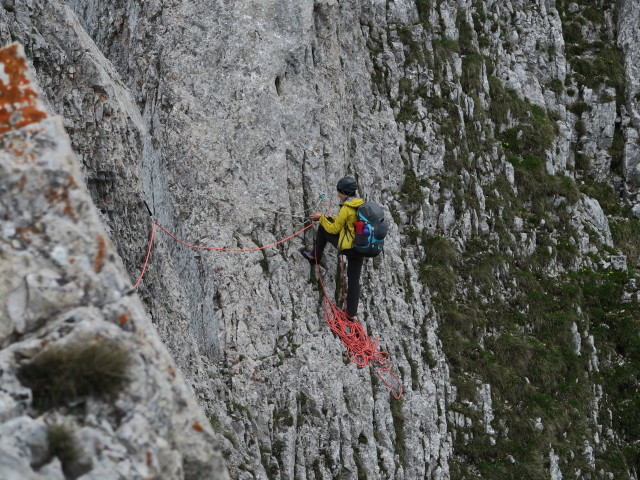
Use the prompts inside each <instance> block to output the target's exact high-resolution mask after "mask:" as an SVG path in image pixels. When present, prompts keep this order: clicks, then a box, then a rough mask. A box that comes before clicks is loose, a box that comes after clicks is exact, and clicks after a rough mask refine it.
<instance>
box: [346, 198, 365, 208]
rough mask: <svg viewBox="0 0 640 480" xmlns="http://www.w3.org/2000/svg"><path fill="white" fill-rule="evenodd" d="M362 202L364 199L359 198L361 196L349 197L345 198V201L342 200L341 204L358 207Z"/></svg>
mask: <svg viewBox="0 0 640 480" xmlns="http://www.w3.org/2000/svg"><path fill="white" fill-rule="evenodd" d="M363 203H364V200H363V199H361V198H351V199H349V200H347V201H346V202H344V203H343V205H346V206H347V207H354V208H358V207H359V206H360V205H362V204H363Z"/></svg>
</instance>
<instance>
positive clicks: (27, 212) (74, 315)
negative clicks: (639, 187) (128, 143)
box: [0, 44, 228, 479]
mask: <svg viewBox="0 0 640 480" xmlns="http://www.w3.org/2000/svg"><path fill="white" fill-rule="evenodd" d="M0 71H1V72H2V74H1V75H0V92H1V94H0V97H1V98H2V105H1V106H0V135H1V136H0V143H1V144H2V148H1V152H2V154H1V155H2V158H1V160H0V191H1V192H2V199H1V200H0V217H1V218H2V235H1V237H0V260H1V262H0V268H1V270H2V288H0V305H1V308H2V323H1V327H0V345H1V346H2V351H1V353H0V372H1V373H0V374H1V376H2V389H1V392H0V419H1V423H0V434H1V435H0V438H1V439H2V440H0V452H2V454H1V456H0V472H1V476H2V478H7V479H9V478H16V479H18V478H20V479H26V478H33V479H36V478H43V479H45V478H46V479H53V478H60V479H62V478H70V477H73V478H76V477H80V478H123V479H124V478H127V479H133V478H149V477H165V476H166V477H167V478H169V477H171V478H228V475H227V474H226V469H225V467H224V463H223V460H222V457H221V455H220V454H219V453H218V452H216V451H215V450H214V445H215V440H214V439H213V437H212V433H213V432H212V430H211V428H210V426H209V422H208V420H207V418H206V417H205V415H204V414H203V412H202V410H201V409H200V408H199V407H198V405H197V404H196V402H195V401H194V399H193V394H192V392H191V391H190V390H189V388H188V387H187V386H186V384H185V383H184V380H183V378H182V375H181V374H180V373H179V372H178V370H177V369H176V367H175V364H174V362H173V361H172V360H171V357H170V356H169V354H168V353H167V351H166V349H165V347H164V345H163V344H162V342H161V341H160V339H159V337H158V335H157V333H156V331H155V330H154V328H153V326H152V325H151V323H150V321H149V319H148V317H147V315H146V313H145V311H144V308H143V306H142V304H141V302H140V300H139V299H138V298H137V297H136V296H132V295H129V294H128V290H129V289H130V284H129V280H128V278H127V276H126V274H125V271H124V268H123V265H122V263H121V261H120V259H119V257H118V256H117V255H116V253H115V248H114V246H113V244H112V243H111V241H110V240H109V238H108V235H107V233H106V232H105V230H104V228H103V226H102V224H101V223H100V221H99V219H98V216H97V215H96V209H95V207H94V205H93V203H92V201H91V197H90V196H89V193H88V191H87V189H86V188H85V186H84V185H83V184H82V173H81V171H80V169H79V164H78V162H77V160H76V157H75V155H74V153H73V152H72V150H71V146H70V143H69V139H68V137H67V135H66V133H65V131H64V129H63V125H62V121H61V118H60V117H55V116H50V114H49V113H48V112H47V111H46V109H45V107H44V105H43V104H42V103H41V102H40V100H39V98H38V93H37V91H36V87H35V85H34V84H33V83H32V81H31V78H30V76H29V75H28V73H27V61H26V58H25V57H24V53H23V52H22V48H21V47H19V45H17V44H13V45H11V46H9V47H6V48H4V49H2V50H0ZM94 342H98V343H99V342H112V343H114V344H117V345H118V346H119V349H121V350H122V351H123V352H128V358H129V362H128V368H127V372H126V375H127V377H128V378H129V382H128V384H127V386H126V387H124V388H123V389H122V391H120V392H118V393H117V394H115V395H113V396H112V397H111V398H101V397H99V396H96V395H92V396H90V397H88V398H84V397H77V398H75V397H74V392H72V391H68V392H65V395H67V396H68V398H70V399H73V401H72V402H70V403H66V404H65V405H59V406H57V408H47V409H43V408H40V407H39V406H36V405H35V403H36V402H35V400H36V399H37V398H42V395H43V394H42V393H41V391H38V390H37V389H36V388H32V389H29V388H26V386H25V380H24V379H23V378H21V376H20V372H21V371H22V370H21V369H22V368H23V367H24V366H25V365H26V364H29V363H30V362H32V361H34V359H36V358H38V355H39V354H41V353H43V352H44V353H46V352H51V351H53V350H55V349H60V350H59V351H67V350H68V351H70V349H72V348H74V346H75V345H83V346H86V345H91V344H92V343H94ZM102 360H104V358H103V359H102ZM45 366H46V367H47V369H54V368H55V367H54V365H53V364H47V365H45ZM98 368H102V369H105V370H98V371H97V372H96V373H95V375H102V376H103V378H102V379H100V378H97V379H96V381H97V382H106V381H107V378H108V374H109V371H108V370H106V369H108V368H109V366H108V365H106V364H103V365H99V366H98ZM56 378H58V377H56V376H55V374H52V376H51V379H54V380H55V379H56ZM60 381H61V382H62V380H60ZM43 388H44V387H43ZM44 395H45V400H46V401H49V398H48V397H46V395H48V394H44ZM54 426H55V427H58V428H61V427H60V426H63V427H64V428H65V429H66V430H65V431H68V432H73V433H69V434H68V435H69V436H70V438H71V439H72V440H71V442H72V443H76V444H77V447H71V446H67V450H66V451H67V452H68V451H69V449H71V448H76V449H77V450H78V454H77V458H75V459H73V460H71V459H70V458H69V457H68V456H65V455H64V454H63V453H62V452H59V451H58V453H57V454H56V455H57V456H53V455H51V452H52V448H53V446H52V443H53V440H52V437H51V431H52V428H54Z"/></svg>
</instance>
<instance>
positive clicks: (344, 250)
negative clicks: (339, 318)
mask: <svg viewBox="0 0 640 480" xmlns="http://www.w3.org/2000/svg"><path fill="white" fill-rule="evenodd" d="M336 188H337V190H338V198H339V199H340V201H341V202H342V203H341V204H340V211H339V212H338V216H337V217H331V216H325V215H323V214H321V213H319V212H315V213H312V214H310V215H309V218H310V219H311V220H313V221H320V225H319V226H318V233H317V235H316V242H315V247H314V250H312V251H309V250H305V249H304V248H302V249H301V250H300V251H301V253H302V256H303V257H304V258H305V259H306V260H307V261H308V262H309V263H310V264H311V265H316V263H317V262H320V260H322V254H323V253H324V247H325V246H326V245H327V242H329V243H330V244H331V245H333V246H334V247H336V248H337V249H338V252H339V254H340V255H344V256H345V257H347V311H346V314H347V318H349V320H355V319H356V315H357V313H358V303H359V301H360V273H361V272H362V264H363V262H364V259H365V257H364V256H362V255H361V254H360V253H358V252H356V251H355V250H354V249H353V240H354V238H355V227H354V222H355V221H356V220H357V217H356V209H357V207H359V206H360V205H362V204H363V203H364V200H362V199H361V198H357V197H356V191H357V190H358V184H357V182H356V180H355V179H354V178H352V177H344V178H341V179H340V180H339V181H338V185H337V186H336ZM314 251H315V256H314Z"/></svg>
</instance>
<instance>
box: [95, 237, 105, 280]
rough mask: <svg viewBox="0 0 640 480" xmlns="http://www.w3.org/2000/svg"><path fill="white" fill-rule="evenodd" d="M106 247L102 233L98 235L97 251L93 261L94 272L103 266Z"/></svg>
mask: <svg viewBox="0 0 640 480" xmlns="http://www.w3.org/2000/svg"><path fill="white" fill-rule="evenodd" d="M105 247H106V243H105V241H104V237H103V236H102V235H98V253H96V258H95V260H94V262H93V270H94V271H95V272H96V273H100V271H101V270H102V267H104V249H105Z"/></svg>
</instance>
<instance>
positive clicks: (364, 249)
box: [353, 202, 389, 257]
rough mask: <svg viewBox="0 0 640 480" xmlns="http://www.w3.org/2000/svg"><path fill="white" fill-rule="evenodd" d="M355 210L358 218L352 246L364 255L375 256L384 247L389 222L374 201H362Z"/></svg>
mask: <svg viewBox="0 0 640 480" xmlns="http://www.w3.org/2000/svg"><path fill="white" fill-rule="evenodd" d="M356 211H357V216H358V220H357V221H356V234H355V235H356V237H355V239H354V245H353V248H354V250H355V251H357V252H358V253H360V254H361V255H363V256H365V257H376V256H378V255H379V254H380V252H382V250H383V248H384V237H386V236H387V231H388V230H389V222H387V221H386V220H385V219H384V211H383V210H382V207H381V206H380V205H378V204H377V203H375V202H366V203H363V204H362V205H360V206H359V207H358V208H357V209H356ZM360 222H362V223H360ZM359 223H360V224H359ZM358 224H359V225H358ZM359 231H360V232H359Z"/></svg>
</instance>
